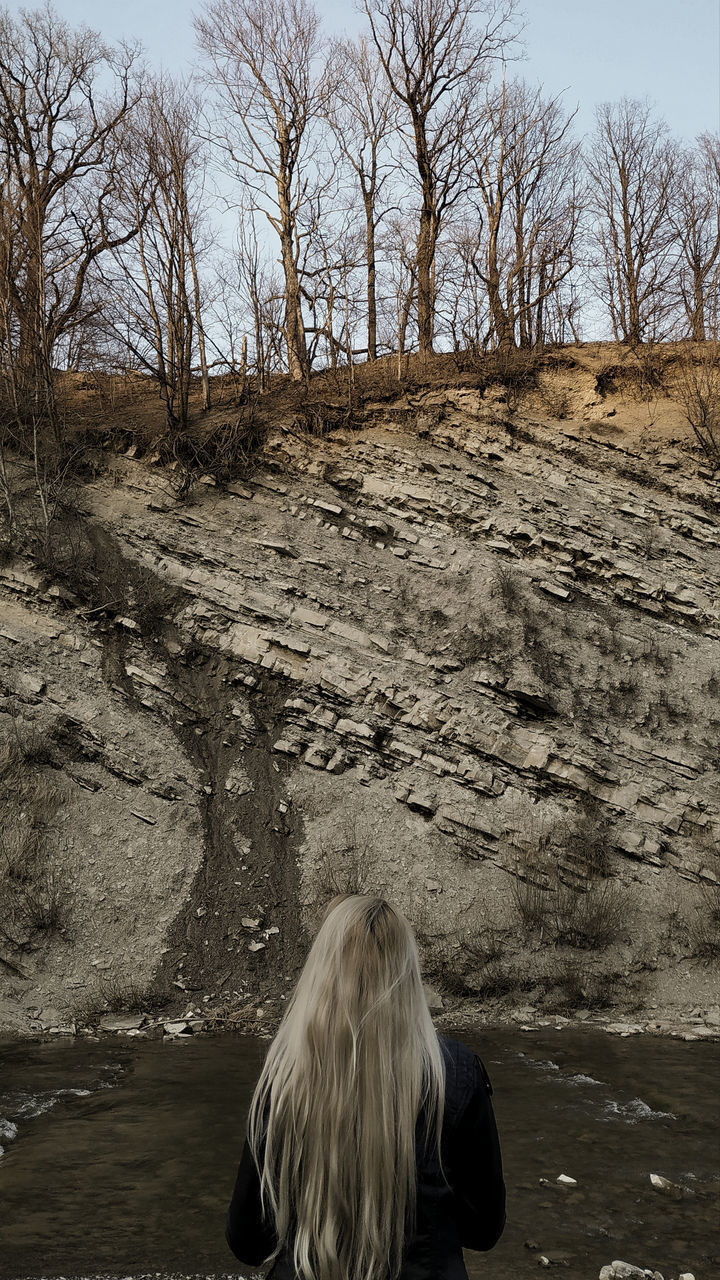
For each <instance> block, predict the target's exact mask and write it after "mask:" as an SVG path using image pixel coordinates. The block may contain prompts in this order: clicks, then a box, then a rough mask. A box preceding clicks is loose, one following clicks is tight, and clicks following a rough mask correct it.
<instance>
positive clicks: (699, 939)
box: [688, 882, 720, 963]
mask: <svg viewBox="0 0 720 1280" xmlns="http://www.w3.org/2000/svg"><path fill="white" fill-rule="evenodd" d="M688 936H689V939H690V945H691V947H692V950H693V954H694V955H696V956H698V957H699V959H701V960H704V961H706V962H707V963H711V962H713V961H715V960H720V884H713V883H708V882H704V883H702V884H701V885H700V891H699V896H698V900H697V903H696V905H695V910H694V912H693V914H692V916H691V917H690V920H689V923H688Z"/></svg>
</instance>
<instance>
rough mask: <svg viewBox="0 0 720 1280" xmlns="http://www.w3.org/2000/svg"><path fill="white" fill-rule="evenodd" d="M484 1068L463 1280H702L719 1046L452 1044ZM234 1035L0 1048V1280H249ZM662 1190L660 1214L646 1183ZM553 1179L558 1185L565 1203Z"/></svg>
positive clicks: (480, 1038) (241, 1050)
mask: <svg viewBox="0 0 720 1280" xmlns="http://www.w3.org/2000/svg"><path fill="white" fill-rule="evenodd" d="M459 1038H460V1039H462V1040H464V1041H465V1042H466V1043H467V1044H471V1045H472V1047H473V1048H474V1049H476V1050H477V1051H478V1052H479V1053H480V1054H481V1056H482V1058H483V1059H484V1061H485V1064H486V1066H487V1068H488V1071H489V1073H490V1076H491V1079H492V1081H493V1085H494V1089H495V1094H494V1103H495V1113H496V1116H497V1122H498V1128H499V1131H500V1137H501V1143H502V1148H503V1157H504V1164H505V1172H506V1180H507V1184H508V1225H507V1228H506V1232H505V1235H504V1236H503V1239H502V1240H501V1242H500V1243H499V1244H498V1246H497V1247H496V1248H495V1249H494V1250H493V1252H492V1254H489V1255H487V1256H484V1255H480V1254H470V1253H468V1254H467V1255H466V1262H467V1265H468V1271H469V1274H470V1276H471V1277H473V1280H475V1278H476V1277H477V1278H479V1277H481V1276H486V1277H492V1278H493V1280H518V1278H519V1277H523V1276H527V1277H532V1276H537V1275H538V1255H539V1254H542V1255H544V1256H545V1257H547V1258H549V1259H550V1261H551V1263H552V1264H553V1269H555V1268H557V1269H558V1270H560V1274H562V1275H563V1276H565V1277H567V1280H596V1277H597V1275H598V1272H599V1270H600V1267H601V1266H602V1265H603V1264H604V1263H606V1262H610V1261H612V1260H613V1259H615V1258H623V1259H625V1260H626V1261H628V1262H634V1263H635V1264H636V1265H638V1266H643V1267H651V1268H655V1269H657V1270H658V1271H661V1272H662V1274H663V1275H664V1276H665V1278H666V1280H668V1277H670V1276H674V1277H676V1276H678V1275H679V1273H680V1272H682V1271H691V1272H692V1273H693V1274H694V1276H695V1280H717V1278H718V1277H720V1236H719V1234H718V1223H719V1222H720V1216H719V1214H718V1208H719V1206H718V1199H719V1195H720V1173H719V1164H720V1161H719V1160H718V1142H719V1138H720V1047H719V1046H718V1044H714V1043H708V1042H691V1043H686V1042H682V1041H676V1040H660V1039H649V1038H647V1037H637V1038H629V1039H618V1038H615V1037H610V1036H606V1035H603V1034H601V1033H599V1032H590V1031H588V1032H578V1031H568V1030H564V1031H559V1032H531V1033H523V1032H521V1031H513V1030H508V1029H498V1030H494V1031H487V1030H485V1029H483V1030H482V1031H478V1032H477V1034H472V1033H470V1032H463V1033H461V1035H460V1036H459ZM265 1050H266V1042H264V1041H260V1040H256V1039H253V1038H251V1037H232V1038H230V1037H226V1038H220V1037H218V1038H205V1037H198V1038H196V1039H191V1038H187V1039H180V1040H176V1041H172V1042H167V1041H166V1042H165V1043H159V1042H149V1041H123V1040H116V1039H112V1040H109V1039H104V1040H102V1041H97V1042H88V1041H72V1040H70V1041H60V1042H53V1043H44V1044H5V1045H3V1044H0V1145H1V1146H2V1147H4V1154H3V1155H2V1157H0V1280H19V1278H20V1277H33V1278H37V1277H57V1276H64V1277H71V1276H72V1277H74V1276H99V1275H105V1274H109V1275H113V1276H120V1277H130V1276H133V1275H141V1274H147V1273H152V1274H153V1275H155V1274H156V1273H159V1274H160V1275H169V1274H170V1273H172V1274H174V1275H183V1276H198V1275H202V1276H212V1275H233V1276H235V1275H236V1276H240V1275H243V1274H248V1271H247V1269H243V1268H242V1267H241V1266H240V1265H239V1264H237V1263H235V1262H234V1260H233V1259H232V1256H231V1255H230V1254H229V1253H228V1251H227V1248H226V1245H225V1242H224V1236H223V1231H224V1216H225V1210H226V1206H227V1201H228V1199H229V1196H230V1192H231V1190H232V1184H233V1180H234V1174H235V1165H236V1163H237V1160H238V1159H239V1154H240V1148H241V1145H242V1136H243V1131H244V1122H245V1114H246V1108H247V1103H248V1100H249V1097H250V1094H251V1092H252V1088H253V1085H254V1082H255V1079H256V1077H257V1073H258V1071H259V1068H260V1064H261V1062H262V1059H263V1055H264V1053H265ZM651 1173H655V1174H660V1175H662V1176H663V1177H665V1178H668V1179H670V1180H671V1181H672V1182H674V1183H677V1184H680V1185H681V1186H682V1187H683V1188H685V1189H686V1190H685V1192H684V1194H682V1195H679V1196H678V1198H673V1197H671V1196H669V1195H668V1194H667V1193H664V1192H659V1191H656V1190H654V1189H653V1187H652V1185H651V1182H650V1174H651ZM560 1174H566V1175H568V1176H570V1177H572V1178H574V1179H576V1182H577V1185H576V1186H570V1185H563V1184H559V1183H558V1182H557V1181H556V1180H557V1178H558V1176H559V1175H560Z"/></svg>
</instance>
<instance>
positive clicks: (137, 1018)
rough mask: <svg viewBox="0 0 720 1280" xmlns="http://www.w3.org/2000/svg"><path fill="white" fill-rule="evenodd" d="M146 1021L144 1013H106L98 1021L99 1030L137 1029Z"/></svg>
mask: <svg viewBox="0 0 720 1280" xmlns="http://www.w3.org/2000/svg"><path fill="white" fill-rule="evenodd" d="M145 1021H146V1018H145V1014H144V1013H140V1014H126V1015H121V1016H120V1017H118V1016H117V1014H114V1013H106V1014H104V1015H103V1017H102V1018H101V1019H100V1021H99V1022H98V1028H99V1030H100V1031H138V1030H139V1029H140V1027H141V1026H142V1025H143V1023H144V1022H145Z"/></svg>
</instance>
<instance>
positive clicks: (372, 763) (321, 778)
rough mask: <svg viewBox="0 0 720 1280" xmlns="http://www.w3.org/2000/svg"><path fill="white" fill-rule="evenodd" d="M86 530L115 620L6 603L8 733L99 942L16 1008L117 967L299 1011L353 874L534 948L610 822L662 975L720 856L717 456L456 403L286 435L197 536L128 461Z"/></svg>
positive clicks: (611, 843)
mask: <svg viewBox="0 0 720 1280" xmlns="http://www.w3.org/2000/svg"><path fill="white" fill-rule="evenodd" d="M589 416H590V417H592V414H590V415H589ZM82 505H83V508H84V510H85V513H86V516H87V520H88V522H89V527H90V529H91V530H92V538H93V539H94V544H95V551H96V557H97V560H98V563H99V564H100V565H101V571H103V572H104V573H105V575H106V580H105V587H106V588H107V589H106V590H105V595H104V597H103V600H104V605H105V606H106V607H103V608H102V609H99V610H98V612H97V614H96V615H95V616H93V613H92V610H91V609H89V608H88V607H85V606H82V607H80V606H78V605H77V604H76V603H75V602H74V601H73V599H72V598H71V597H70V598H69V597H67V596H66V595H65V593H64V591H63V590H61V591H60V592H59V594H58V593H57V588H56V589H55V590H56V593H55V594H53V584H52V580H51V577H48V575H45V576H44V577H43V576H41V575H39V574H38V573H37V572H36V571H33V570H32V568H31V567H30V566H29V565H28V564H26V563H23V562H22V560H20V559H18V560H15V561H13V562H11V563H9V564H7V565H5V566H4V567H3V569H2V570H1V571H0V575H1V576H0V581H1V583H2V598H3V602H2V625H1V627H0V632H1V635H2V659H1V660H2V664H3V667H2V679H3V684H4V686H5V695H6V697H5V700H4V706H3V721H7V718H8V716H9V714H10V713H11V712H12V713H13V714H14V715H15V717H16V718H17V716H18V715H20V716H21V717H23V718H24V719H26V720H27V719H29V720H30V721H31V722H33V723H35V724H36V725H37V726H39V727H40V728H41V729H45V730H47V732H48V733H50V734H51V736H52V737H53V742H54V747H53V752H54V754H53V759H52V764H50V765H46V766H44V768H46V769H47V768H53V769H54V771H55V773H56V774H57V773H58V772H61V773H62V774H64V777H65V780H66V786H67V789H68V790H67V797H66V799H65V801H64V803H63V805H62V822H63V823H64V824H65V827H66V829H67V832H68V840H69V843H70V846H71V848H72V850H73V860H72V861H73V873H72V881H73V885H74V889H73V895H74V896H73V907H72V914H73V919H74V921H75V926H74V927H75V939H74V941H72V942H71V941H70V940H69V939H68V940H65V941H63V940H62V939H61V940H57V939H55V940H54V941H52V942H50V943H48V944H47V947H46V950H45V951H44V952H43V957H42V963H41V962H40V959H38V957H37V956H36V957H35V958H34V959H33V958H32V957H30V956H25V957H23V956H22V955H21V956H19V958H18V972H17V973H15V974H11V975H9V976H8V978H7V983H8V986H9V989H10V992H11V996H12V1000H13V1001H14V1002H15V1003H16V1004H17V1006H18V1008H19V1007H20V1006H22V1008H24V1009H26V1008H28V1007H30V1008H35V1011H36V1015H37V1017H40V1013H38V1009H40V1006H41V1004H42V1000H41V999H38V998H33V999H32V1000H29V1001H28V1000H27V999H26V996H27V994H28V992H30V991H31V988H32V987H33V984H34V983H37V982H40V984H41V986H42V982H43V981H45V988H46V991H47V999H48V1001H49V1002H50V1003H51V1005H52V1006H53V1007H54V1006H56V1005H57V1006H60V1005H62V1001H63V999H64V998H65V1006H64V1007H65V1008H69V1007H70V1005H71V1004H72V1001H71V1000H70V999H69V997H68V992H71V991H72V990H76V989H77V988H72V987H71V985H70V984H72V983H76V984H78V985H79V984H82V983H85V984H87V983H89V982H91V981H92V977H93V973H92V970H93V967H94V968H95V970H97V967H98V966H101V965H103V964H105V963H106V962H108V961H110V963H111V965H112V966H114V967H115V969H117V971H118V972H121V973H122V975H123V980H129V979H131V978H132V979H133V980H137V981H139V982H144V981H146V980H147V979H148V978H149V976H150V974H151V973H152V972H155V970H156V969H157V966H158V964H159V963H161V961H162V965H163V966H164V971H165V975H166V978H167V979H168V981H169V982H170V983H173V982H174V983H176V984H179V989H180V990H182V989H184V988H187V990H195V991H203V992H204V993H205V994H208V993H209V992H212V996H213V999H214V998H219V997H220V996H223V995H227V996H228V998H229V997H231V995H232V993H233V992H235V993H241V992H242V990H243V988H244V986H246V987H247V986H252V985H253V983H257V982H259V981H260V980H261V978H262V979H263V980H266V979H267V977H268V975H275V976H276V977H277V979H278V981H281V980H284V978H285V977H286V976H287V977H291V976H292V973H293V972H294V968H295V966H296V964H297V960H298V957H299V955H300V954H301V952H302V947H303V937H302V925H303V923H306V922H308V921H311V920H312V917H313V911H314V910H315V909H316V908H317V904H318V902H319V901H320V900H321V899H322V898H323V895H325V896H327V892H328V891H329V890H330V889H332V888H333V885H334V884H335V885H336V886H337V887H342V884H341V881H342V878H343V876H344V877H345V878H346V880H347V877H348V876H349V875H350V879H351V880H352V879H353V878H354V880H355V881H357V882H358V883H360V882H362V883H364V884H366V885H367V886H368V887H373V886H375V887H377V888H380V889H382V890H383V891H385V892H388V893H391V894H393V895H394V896H395V897H396V898H397V899H398V900H399V901H400V902H401V904H402V905H403V906H404V907H405V908H406V909H407V910H408V911H409V913H410V914H411V915H412V916H413V918H414V919H415V920H416V922H419V925H421V926H422V931H423V932H424V933H425V934H426V935H428V936H440V937H442V938H445V939H449V940H450V942H451V943H452V941H453V939H455V938H456V937H457V936H458V931H459V930H462V929H465V930H467V929H471V928H473V927H474V926H475V925H478V926H481V925H482V924H483V922H487V920H488V913H489V917H490V918H491V919H493V920H497V919H504V920H506V923H508V924H510V923H511V918H512V913H511V911H510V906H509V904H510V899H511V887H512V884H513V883H516V882H517V878H518V877H520V878H524V879H527V878H528V877H530V879H532V877H533V875H534V874H535V873H536V872H537V876H538V882H539V884H540V887H542V878H543V874H544V871H543V864H542V859H541V858H539V851H540V852H541V851H542V849H543V848H544V847H545V846H546V845H547V843H548V838H549V837H548V833H551V832H552V831H553V830H554V831H557V830H558V829H561V828H562V827H563V824H566V825H567V824H570V826H571V827H573V826H575V827H576V826H577V823H578V820H579V818H582V820H583V822H585V824H586V825H587V822H588V821H590V822H592V823H594V824H595V825H596V827H598V828H599V829H601V830H602V833H603V841H604V845H605V854H606V862H605V865H604V867H603V873H604V874H605V875H606V876H607V875H609V876H611V877H612V878H613V879H614V880H615V881H617V883H619V884H625V885H627V886H628V892H629V893H630V892H631V893H632V894H633V895H634V897H633V904H634V905H633V912H634V915H635V918H634V920H633V923H632V929H631V931H632V935H633V938H634V939H635V943H636V944H637V947H639V948H642V947H645V948H647V946H648V940H651V941H652V944H653V946H654V948H655V954H654V959H655V962H657V963H661V960H662V957H661V956H658V954H657V944H658V938H659V935H660V933H661V932H662V930H661V928H660V922H661V921H663V920H664V919H665V918H666V917H667V916H668V915H671V914H672V911H673V908H674V905H676V904H677V902H678V900H679V899H680V898H683V895H687V894H688V893H690V894H691V895H692V892H694V888H695V886H698V885H702V884H706V885H711V884H713V883H715V882H716V876H717V874H718V869H717V862H716V849H717V842H718V838H719V837H720V774H719V772H718V753H717V743H718V736H719V732H720V604H719V601H720V593H719V591H718V587H719V586H720V522H719V520H718V513H719V512H720V483H719V482H718V478H717V476H714V475H713V474H712V473H711V472H710V471H709V470H708V469H707V468H705V467H704V466H703V465H702V462H701V461H699V460H698V459H697V457H695V456H694V455H692V454H691V453H690V452H689V451H688V450H687V449H679V448H675V447H671V446H669V445H666V446H664V447H660V446H653V445H648V444H647V443H643V442H641V441H638V440H637V438H634V439H633V438H630V437H627V436H621V437H618V436H616V435H615V434H614V433H613V431H612V428H611V427H610V426H609V425H608V423H607V422H606V421H597V422H592V421H590V422H585V423H582V422H578V421H573V422H558V421H549V420H547V419H543V418H539V417H533V416H527V415H524V416H522V417H513V416H512V415H509V414H508V413H507V410H506V409H505V408H503V406H502V405H498V404H496V403H495V404H489V403H487V401H486V400H483V398H482V397H481V395H480V394H479V393H478V392H477V391H475V390H463V389H454V390H450V391H443V392H440V391H428V392H427V393H425V394H421V395H417V396H415V397H409V398H408V397H405V398H399V399H398V400H397V401H396V402H394V403H392V404H389V405H387V404H386V405H382V406H381V405H378V406H375V407H372V406H370V407H369V408H368V410H367V411H366V414H365V421H364V423H363V425H362V427H360V428H359V429H356V430H349V429H341V430H336V431H333V432H330V433H329V434H328V435H327V436H326V437H325V438H322V439H315V438H311V437H309V436H307V435H305V434H303V433H302V432H301V431H298V430H297V429H296V427H295V426H294V425H293V423H292V422H286V423H279V424H278V426H277V429H276V430H274V431H273V432H271V433H270V435H269V437H268V439H267V441H266V443H265V446H264V449H263V452H262V455H261V457H260V459H259V461H258V464H257V466H256V467H255V469H254V471H253V472H252V473H251V475H250V476H249V477H248V478H247V479H245V480H243V482H242V483H233V484H230V485H229V486H228V488H227V489H226V490H220V489H219V488H217V487H215V486H213V485H211V484H207V485H200V486H198V489H197V496H196V497H195V499H194V501H193V502H192V503H189V504H179V503H178V502H177V501H176V499H175V498H174V497H173V494H172V492H171V489H170V487H169V484H168V476H167V473H166V472H164V471H163V470H162V469H152V468H150V467H148V466H146V465H145V464H143V463H142V462H137V461H134V460H130V459H126V458H118V459H115V460H113V462H112V464H111V467H110V469H109V470H106V471H105V472H104V474H101V475H100V477H99V478H98V479H97V480H96V481H95V482H94V483H92V484H89V485H87V486H86V487H85V488H84V490H83V493H82ZM102 566H104V570H102ZM111 580H112V581H115V582H116V583H117V595H118V598H117V601H116V602H115V601H113V600H112V592H111V591H110V590H109V587H110V585H111ZM154 593H156V594H157V599H154V598H153V596H154ZM108 601H109V602H110V607H107V605H108ZM588 815H589V817H588ZM555 846H556V848H557V854H556V856H557V859H559V861H560V863H561V872H562V877H563V879H564V881H565V882H566V883H568V884H569V885H571V886H574V888H575V889H576V890H578V891H580V892H581V891H582V887H583V882H584V881H585V880H588V879H589V878H590V877H591V874H593V873H594V871H596V870H597V868H592V867H588V866H587V865H585V863H584V861H583V854H582V849H580V851H579V852H578V846H577V841H573V840H569V841H566V842H565V843H564V844H563V842H562V841H555ZM351 872H352V874H350V873H351ZM246 921H250V923H249V924H248V923H244V922H246ZM253 922H254V923H253ZM664 927H665V926H663V928H664ZM627 941H628V945H630V946H631V942H632V940H631V939H630V938H628V939H627ZM63 948H64V957H62V956H61V957H60V959H59V958H58V957H59V955H60V952H61V951H62V949H63ZM251 948H252V949H251ZM661 949H662V948H661ZM163 957H164V959H163ZM38 965H39V966H40V967H39V968H38ZM43 965H44V966H45V968H44V969H43ZM43 972H44V973H45V975H46V980H44V979H43V978H42V973H43ZM38 974H39V975H40V976H38ZM53 975H55V976H53ZM57 975H59V976H57ZM176 989H178V988H176ZM43 998H44V997H43ZM61 1012H62V1009H61ZM28 1016H29V1015H28ZM18 1018H20V1015H18ZM20 1020H21V1019H20Z"/></svg>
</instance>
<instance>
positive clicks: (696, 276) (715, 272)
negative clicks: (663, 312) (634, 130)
mask: <svg viewBox="0 0 720 1280" xmlns="http://www.w3.org/2000/svg"><path fill="white" fill-rule="evenodd" d="M678 170H679V173H678V182H677V184H676V190H675V199H674V201H673V204H672V208H671V220H672V225H673V228H674V231H675V235H676V236H677V243H678V247H679V250H680V261H679V265H678V273H677V285H678V290H679V293H680V299H681V303H682V308H683V311H684V313H685V317H686V320H687V323H688V327H689V330H690V337H692V338H694V339H695V340H696V341H697V342H703V341H704V340H705V338H707V337H712V338H714V339H715V341H717V340H718V338H720V136H718V134H710V133H705V134H702V135H701V136H700V137H699V138H698V140H697V143H696V145H695V147H694V148H691V149H686V150H685V151H683V152H682V153H681V154H680V156H679V161H678Z"/></svg>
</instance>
